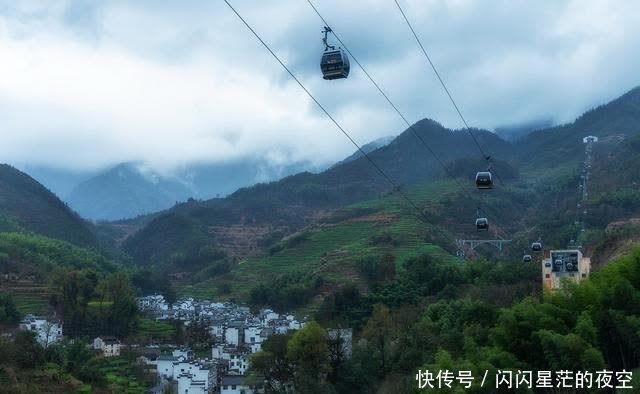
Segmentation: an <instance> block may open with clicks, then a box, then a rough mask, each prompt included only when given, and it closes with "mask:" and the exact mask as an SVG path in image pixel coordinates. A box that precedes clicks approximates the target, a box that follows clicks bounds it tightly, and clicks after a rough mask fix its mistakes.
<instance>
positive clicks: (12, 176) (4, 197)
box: [0, 164, 98, 247]
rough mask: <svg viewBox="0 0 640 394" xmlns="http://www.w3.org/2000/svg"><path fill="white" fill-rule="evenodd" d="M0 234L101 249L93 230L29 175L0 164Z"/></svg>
mask: <svg viewBox="0 0 640 394" xmlns="http://www.w3.org/2000/svg"><path fill="white" fill-rule="evenodd" d="M0 231H26V232H34V233H37V234H42V235H45V236H47V237H51V238H56V239H60V240H64V241H67V242H70V243H72V244H75V245H80V246H88V247H97V246H98V241H97V240H96V237H95V235H94V234H93V233H92V231H91V228H90V226H89V225H88V224H87V223H86V222H85V221H84V220H83V219H82V218H80V216H78V215H77V214H76V213H74V212H73V211H72V210H71V209H69V207H67V205H66V204H65V203H63V202H62V201H60V199H58V198H57V197H56V196H55V195H54V194H53V193H51V192H50V191H49V190H47V189H46V188H45V187H44V186H42V185H41V184H40V183H38V182H37V181H35V180H34V179H33V178H31V177H30V176H28V175H27V174H25V173H23V172H20V171H18V170H17V169H15V168H13V167H11V166H9V165H6V164H0Z"/></svg>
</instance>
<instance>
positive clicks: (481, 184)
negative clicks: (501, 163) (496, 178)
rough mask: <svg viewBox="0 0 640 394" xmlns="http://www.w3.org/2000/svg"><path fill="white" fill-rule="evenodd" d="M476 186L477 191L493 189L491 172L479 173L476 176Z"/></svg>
mask: <svg viewBox="0 0 640 394" xmlns="http://www.w3.org/2000/svg"><path fill="white" fill-rule="evenodd" d="M476 186H477V187H478V189H491V188H493V178H492V177H491V172H489V171H481V172H478V173H477V174H476Z"/></svg>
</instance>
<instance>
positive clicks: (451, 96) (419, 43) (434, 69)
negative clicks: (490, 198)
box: [393, 0, 504, 184]
mask: <svg viewBox="0 0 640 394" xmlns="http://www.w3.org/2000/svg"><path fill="white" fill-rule="evenodd" d="M393 1H394V2H395V3H396V6H398V10H399V11H400V13H401V14H402V17H403V18H404V21H405V22H406V24H407V26H409V29H410V30H411V33H412V34H413V37H414V38H415V40H416V42H417V43H418V46H419V47H420V49H421V50H422V53H423V54H424V56H425V58H426V59H427V62H428V63H429V65H430V66H431V68H432V69H433V72H434V73H435V74H436V77H437V78H438V81H440V85H442V88H443V89H444V91H445V93H446V94H447V97H449V100H450V101H451V104H453V107H454V108H455V110H456V112H457V113H458V116H459V117H460V119H461V120H462V123H463V124H464V126H465V128H466V130H467V131H468V132H469V134H470V135H471V138H473V142H475V144H476V146H477V147H478V150H479V151H480V153H481V154H482V157H483V158H484V159H485V160H486V161H487V162H489V163H490V159H491V155H487V154H486V153H485V151H484V149H482V146H481V145H480V142H479V141H478V139H477V138H476V136H475V135H474V134H473V132H472V131H471V127H469V124H468V123H467V120H466V119H465V118H464V116H463V115H462V111H460V107H458V104H457V103H456V101H455V100H454V99H453V95H452V94H451V92H450V91H449V88H447V85H446V84H445V83H444V80H443V79H442V77H441V76H440V73H439V72H438V69H437V68H436V65H435V64H434V63H433V61H431V58H430V57H429V54H428V53H427V50H426V49H425V48H424V45H422V41H420V38H419V37H418V34H416V31H415V30H414V29H413V26H412V25H411V22H409V19H408V18H407V15H406V14H405V13H404V10H403V9H402V7H401V6H400V3H399V2H398V0H393ZM494 172H495V171H494ZM495 175H496V178H498V180H499V181H500V183H502V184H504V182H502V179H500V176H499V175H498V173H497V172H495Z"/></svg>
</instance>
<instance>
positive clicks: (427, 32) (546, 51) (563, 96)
mask: <svg viewBox="0 0 640 394" xmlns="http://www.w3.org/2000/svg"><path fill="white" fill-rule="evenodd" d="M315 3H316V5H317V7H318V8H319V9H320V10H321V12H323V13H324V14H325V17H326V18H327V19H328V20H329V21H330V22H331V23H333V27H334V29H335V30H336V31H337V32H338V34H340V35H341V37H342V38H343V39H344V41H345V42H346V43H347V45H349V46H350V48H351V50H352V51H353V52H354V53H355V54H356V55H357V56H358V57H359V58H360V60H361V61H363V62H364V63H365V65H366V66H367V68H368V69H369V71H370V72H371V73H372V74H373V75H374V76H375V77H376V79H377V80H378V82H379V83H380V84H381V85H382V86H383V88H384V89H385V90H386V91H387V92H388V93H389V95H390V97H391V98H392V99H393V100H394V101H395V102H396V104H398V106H399V107H400V108H401V110H403V112H405V113H406V115H407V116H408V118H409V119H410V120H412V121H416V120H418V119H420V118H423V117H431V118H434V119H436V120H438V121H440V122H442V123H444V124H445V125H447V126H450V127H453V128H456V127H460V126H461V124H460V122H459V120H458V119H457V118H456V115H455V112H453V110H452V108H451V105H450V103H449V102H448V101H447V99H446V97H445V96H444V94H443V92H442V90H441V88H440V86H439V85H438V83H437V81H436V80H435V78H434V76H433V73H432V72H431V71H430V70H429V69H428V68H427V66H426V64H425V60H424V58H423V57H422V56H421V54H420V52H419V51H418V49H417V47H416V45H415V43H414V42H413V41H412V37H411V36H410V33H409V31H408V30H407V27H406V26H405V25H404V23H403V21H402V19H401V17H400V15H399V14H398V12H397V10H396V9H395V5H394V4H393V2H388V1H375V2H371V3H368V4H364V3H362V2H348V3H344V2H338V1H316V2H315ZM233 4H234V6H235V7H236V8H237V9H238V10H239V11H240V12H241V13H242V14H243V15H244V16H245V17H246V19H247V20H248V21H249V23H251V24H253V25H254V26H255V28H256V29H257V30H258V31H259V32H260V33H261V34H262V36H263V38H264V39H265V40H266V41H267V42H269V43H270V44H271V45H272V46H273V48H274V49H275V50H276V51H277V53H278V54H279V55H281V56H282V58H283V59H284V60H285V62H286V63H287V64H290V65H291V67H292V69H293V70H294V72H296V74H297V75H298V76H299V77H300V78H301V79H302V80H303V82H304V83H305V84H306V85H307V87H308V88H309V89H310V90H311V91H312V92H313V93H314V94H316V95H317V97H318V98H319V100H320V101H321V102H322V103H323V104H325V105H326V106H327V108H328V109H329V110H330V111H331V112H332V114H334V115H335V116H336V118H337V119H338V120H339V121H340V122H341V123H343V125H344V126H345V128H346V129H347V130H348V131H349V132H350V133H352V134H353V136H354V138H355V139H356V140H357V141H358V142H360V143H366V142H368V141H370V140H372V139H375V138H377V137H380V136H383V135H388V134H392V133H398V132H400V131H401V130H402V129H403V128H404V125H403V123H402V122H401V121H400V120H399V119H398V118H397V116H396V114H395V113H394V112H393V111H392V110H391V109H390V108H389V107H388V106H387V104H386V103H385V101H384V100H383V99H382V98H381V97H380V96H379V95H378V94H377V92H376V91H375V89H374V88H373V87H371V86H370V84H369V81H368V80H367V79H366V78H365V77H364V76H363V75H362V73H361V72H360V70H358V69H357V66H356V65H355V64H353V65H352V70H353V71H352V75H351V76H350V78H349V79H348V80H346V81H336V82H327V81H324V80H322V79H321V78H320V76H319V71H318V65H317V62H318V59H319V55H320V52H321V45H320V29H321V27H322V25H321V22H320V21H319V19H317V17H316V16H315V15H314V14H313V12H312V11H311V10H310V8H309V7H307V6H306V4H305V3H304V2H293V1H284V0H282V1H277V2H249V1H239V0H238V1H234V2H233ZM402 4H403V6H404V7H405V11H406V12H407V13H408V15H409V18H410V19H411V20H412V21H414V22H415V27H416V29H417V31H418V34H419V35H420V36H421V37H422V39H423V42H424V43H425V45H426V46H427V48H428V50H429V51H430V54H431V56H432V58H433V60H434V61H435V62H436V64H437V65H438V66H439V68H440V71H441V73H442V75H443V77H444V78H445V80H446V82H447V83H448V85H449V87H450V89H451V91H452V92H453V94H454V96H455V97H456V99H457V100H458V102H459V104H460V105H461V107H462V110H463V112H464V114H465V115H466V117H467V119H468V120H469V121H470V122H471V123H472V124H473V125H474V126H479V127H486V128H493V127H496V126H499V125H502V124H514V123H518V122H526V121H530V120H533V119H539V118H553V119H555V120H556V121H558V122H562V121H569V120H571V119H572V118H573V117H575V116H577V115H579V113H580V112H582V111H583V110H585V109H587V108H589V107H590V106H592V105H595V104H598V103H601V102H604V101H607V100H609V99H612V98H614V97H615V96H617V95H619V94H621V93H623V92H624V91H626V90H627V89H629V88H631V87H633V86H635V85H636V84H638V81H639V80H640V77H638V74H637V69H638V66H640V54H638V53H637V50H636V49H637V48H638V46H639V44H640V42H639V41H640V34H639V33H640V20H639V19H640V4H639V3H637V2H634V1H628V2H616V3H615V6H613V5H612V4H611V3H610V2H605V1H590V2H586V1H566V2H544V3H542V2H535V3H534V2H508V3H505V2H501V1H494V2H476V1H465V0H460V1H454V2H441V1H429V2H417V1H403V2H402ZM0 73H1V76H2V77H1V78H0V118H1V119H2V122H1V124H0V161H3V162H18V163H24V162H29V163H32V164H52V165H53V164H55V165H57V166H66V167H75V168H80V167H83V168H95V167H99V166H104V165H108V164H113V163H116V162H122V161H134V160H135V161H145V162H148V163H150V164H151V165H153V166H154V167H156V168H169V167H172V166H175V165H178V164H184V163H185V162H189V161H203V160H204V161H207V160H211V161H221V160H227V159H232V158H233V159H235V158H239V157H245V156H255V155H262V156H265V157H268V158H271V159H272V160H274V161H277V162H280V163H286V162H287V161H294V160H303V159H307V160H311V161H313V162H314V164H320V163H325V162H331V161H334V160H338V159H341V158H342V157H344V156H346V155H348V154H350V153H351V152H352V151H353V150H354V147H353V146H351V145H350V143H349V142H348V141H347V139H346V138H345V137H344V136H343V135H341V133H340V132H339V130H337V129H336V127H335V126H334V125H333V124H332V123H331V122H330V121H329V120H328V119H327V118H326V117H325V116H324V115H323V114H322V113H321V112H320V111H319V110H318V109H317V108H315V106H314V104H313V102H311V101H310V100H309V99H308V98H307V97H306V96H305V94H304V92H302V91H301V90H300V88H299V87H298V86H297V85H296V84H295V83H294V82H293V81H292V80H291V79H289V78H288V77H287V75H286V74H285V73H284V72H283V70H282V69H281V68H280V66H279V65H278V64H277V63H275V61H274V60H273V59H272V58H271V57H270V55H269V54H267V53H266V52H265V50H264V48H262V47H261V45H260V44H259V43H258V42H257V41H256V40H255V38H254V37H253V36H252V35H251V34H250V33H249V32H248V31H247V30H246V28H245V27H244V26H243V25H241V24H240V22H239V21H238V20H237V19H236V18H235V16H234V15H233V14H232V13H231V11H230V10H229V9H228V8H226V6H225V5H224V3H223V2H200V1H188V2H181V3H180V4H179V5H177V3H163V2H155V1H150V2H144V1H141V2H135V3H131V2H123V1H109V2H101V3H99V4H98V3H84V2H73V1H50V2H19V6H15V5H14V4H13V3H7V4H5V5H3V4H2V3H0Z"/></svg>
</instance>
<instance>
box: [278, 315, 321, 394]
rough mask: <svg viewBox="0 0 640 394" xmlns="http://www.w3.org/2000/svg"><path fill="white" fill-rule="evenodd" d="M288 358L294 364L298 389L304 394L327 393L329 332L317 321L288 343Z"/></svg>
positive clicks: (305, 326) (294, 335)
mask: <svg viewBox="0 0 640 394" xmlns="http://www.w3.org/2000/svg"><path fill="white" fill-rule="evenodd" d="M287 357H288V358H289V360H291V362H292V364H293V379H294V383H295V386H296V389H297V390H298V391H300V392H304V393H311V394H313V393H325V392H327V391H328V388H329V387H328V386H329V384H328V382H327V381H326V377H327V373H328V372H329V349H328V346H327V332H326V331H325V330H324V329H323V328H322V327H321V326H320V325H319V324H318V323H316V322H315V321H311V322H308V323H307V324H305V325H304V327H302V328H301V329H300V330H298V331H296V333H295V334H293V337H292V338H291V339H290V340H289V342H288V343H287Z"/></svg>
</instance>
